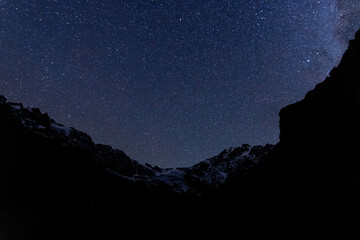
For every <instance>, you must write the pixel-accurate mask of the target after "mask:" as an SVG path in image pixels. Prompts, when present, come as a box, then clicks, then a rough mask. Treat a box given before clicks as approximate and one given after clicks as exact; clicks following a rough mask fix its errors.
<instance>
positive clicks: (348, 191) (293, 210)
mask: <svg viewBox="0 0 360 240" xmlns="http://www.w3.org/2000/svg"><path fill="white" fill-rule="evenodd" d="M279 115H280V142H279V143H278V144H277V146H276V147H275V149H274V151H273V152H272V154H271V156H270V160H269V161H268V163H267V164H268V171H267V174H268V178H269V179H271V184H269V185H267V189H268V190H269V194H270V196H271V197H270V198H271V199H274V201H272V202H271V204H272V210H273V211H270V214H269V221H273V222H274V221H275V222H278V223H280V222H281V223H285V224H290V225H292V226H294V227H301V228H302V229H303V231H306V230H309V229H310V228H315V229H317V230H318V231H323V232H324V233H326V232H327V233H331V232H334V231H336V232H337V233H339V232H340V229H341V230H345V229H346V231H345V232H343V234H347V233H350V231H354V230H357V229H358V228H359V226H360V219H359V215H360V154H359V150H360V31H359V32H358V33H356V37H355V39H354V40H351V41H350V45H349V48H348V50H347V51H346V52H345V54H344V56H343V58H342V60H341V63H340V64H339V66H338V67H337V68H334V69H333V70H332V71H331V73H330V76H329V77H327V78H326V79H325V81H324V82H322V83H319V84H318V85H317V86H316V87H315V89H314V90H312V91H310V92H309V93H307V94H306V97H305V98H304V99H303V100H302V101H300V102H297V103H295V104H292V105H289V106H287V107H285V108H283V109H282V110H281V111H280V114H279Z"/></svg>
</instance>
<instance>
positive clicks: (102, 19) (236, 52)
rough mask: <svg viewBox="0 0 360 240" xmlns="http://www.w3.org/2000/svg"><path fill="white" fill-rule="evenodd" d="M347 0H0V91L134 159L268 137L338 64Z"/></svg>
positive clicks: (187, 155) (353, 24)
mask: <svg viewBox="0 0 360 240" xmlns="http://www.w3.org/2000/svg"><path fill="white" fill-rule="evenodd" d="M359 27H360V3H359V2H358V1H357V0H349V1H337V0H326V1H325V0H319V1H315V0H291V1H290V0H278V1H275V0H274V1H265V0H246V1H245V0H243V1H242V0H224V1H219V0H213V1H200V0H197V1H195V0H181V1H175V0H157V1H156V0H153V1H150V0H119V1H115V0H113V1H110V0H102V1H100V0H98V1H95V0H88V1H85V0H82V1H69V0H58V1H56V0H52V1H45V0H42V1H38V0H33V1H26V0H23V1H19V0H11V1H10V0H0V94H3V95H5V96H6V97H8V99H9V100H10V101H16V102H18V101H19V102H23V103H24V104H25V105H27V106H36V107H40V108H41V110H42V111H43V112H48V113H49V115H50V116H52V117H53V118H55V119H56V120H57V121H58V122H60V123H63V124H65V125H70V126H74V127H75V128H77V129H79V130H82V131H85V132H87V133H89V134H90V135H91V136H92V138H93V140H94V141H95V142H97V143H104V144H110V145H112V146H113V147H115V148H119V149H121V150H123V151H125V152H126V153H127V154H128V155H129V156H130V157H132V158H133V159H135V160H138V161H140V162H149V163H151V164H153V165H159V166H162V167H169V166H171V167H176V166H188V165H192V164H194V163H196V162H199V161H201V160H204V159H205V158H208V157H211V156H213V155H215V154H217V153H219V152H220V151H221V150H223V149H224V148H229V147H235V146H239V145H241V144H243V143H249V144H252V145H255V144H265V143H276V142H277V141H278V135H279V129H278V112H279V110H280V109H281V107H283V106H285V105H287V104H290V103H293V102H295V101H297V100H300V99H302V98H303V96H304V95H305V93H306V92H307V91H308V90H310V89H312V88H313V87H314V86H315V84H316V83H318V82H320V81H322V80H323V79H324V78H325V77H326V75H327V74H328V72H329V71H330V70H331V69H332V68H333V67H334V66H335V65H336V64H338V62H339V60H340V58H341V55H342V53H343V52H344V50H345V49H346V48H347V44H348V41H349V39H350V38H352V37H353V36H354V34H355V32H356V30H357V29H358V28H359Z"/></svg>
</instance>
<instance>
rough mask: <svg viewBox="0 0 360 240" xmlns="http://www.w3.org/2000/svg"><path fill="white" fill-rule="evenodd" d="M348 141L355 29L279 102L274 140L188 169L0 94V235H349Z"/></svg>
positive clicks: (353, 152)
mask: <svg viewBox="0 0 360 240" xmlns="http://www.w3.org/2000/svg"><path fill="white" fill-rule="evenodd" d="M359 150H360V32H358V33H357V34H356V37H355V39H354V40H352V41H351V42H350V45H349V49H348V50H347V51H346V53H345V54H344V56H343V59H342V61H341V63H340V64H339V66H338V67H336V68H334V69H333V70H332V71H331V73H330V76H329V77H328V78H326V79H325V81H324V82H322V83H320V84H318V85H317V86H316V87H315V89H314V90H312V91H310V92H309V93H308V94H307V95H306V96H305V98H304V99H303V100H302V101H300V102H297V103H295V104H292V105H289V106H286V107H285V108H283V109H282V110H281V112H280V142H279V143H278V144H277V145H275V146H271V145H266V146H254V147H251V146H249V145H243V146H241V147H238V148H231V149H228V150H224V151H223V152H222V153H220V154H219V155H218V156H215V157H213V158H211V159H207V160H205V161H203V162H201V163H199V164H197V165H195V166H192V167H189V168H177V169H161V168H159V167H156V166H155V167H154V166H151V165H148V164H145V165H142V164H140V163H138V162H136V161H134V160H132V159H130V158H129V157H128V156H127V155H126V154H125V153H123V152H122V151H120V150H114V149H112V148H111V147H109V146H106V145H100V144H94V143H93V141H92V140H91V138H90V137H89V136H88V135H87V134H85V133H82V132H80V131H78V130H76V129H73V128H67V127H65V126H63V125H61V124H58V123H56V122H55V121H54V120H53V119H51V118H50V117H49V116H48V115H47V114H42V113H41V112H40V110H39V109H34V108H32V109H30V108H25V107H23V106H22V105H21V104H17V103H9V102H7V100H6V98H5V97H0V239H116V238H125V237H126V236H131V237H132V238H135V237H140V236H146V237H159V238H173V237H175V236H180V235H181V234H185V235H187V237H191V236H195V235H196V234H199V235H200V236H202V237H205V236H215V234H222V236H223V237H224V236H227V235H230V234H236V235H233V236H236V237H238V238H241V237H248V236H253V237H255V236H259V235H263V236H268V237H269V236H270V235H275V236H288V237H290V238H294V237H296V236H299V235H303V234H304V235H306V234H311V235H309V236H315V235H316V236H321V237H325V236H334V235H338V236H342V237H351V236H352V237H355V236H358V235H359V232H360V153H359V152H360V151H359ZM127 234H130V235H127ZM169 234H170V235H169Z"/></svg>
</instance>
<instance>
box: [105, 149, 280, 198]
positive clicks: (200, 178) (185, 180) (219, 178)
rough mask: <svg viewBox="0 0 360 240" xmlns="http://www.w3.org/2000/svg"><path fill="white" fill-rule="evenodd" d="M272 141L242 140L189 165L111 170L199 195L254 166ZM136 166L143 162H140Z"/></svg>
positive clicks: (129, 177)
mask: <svg viewBox="0 0 360 240" xmlns="http://www.w3.org/2000/svg"><path fill="white" fill-rule="evenodd" d="M272 148H273V146H272V145H266V146H253V147H251V146H250V145H248V144H244V145H242V146H241V147H237V148H230V149H227V150H224V151H223V152H221V153H220V154H219V155H218V156H215V157H212V158H210V159H207V160H205V161H202V162H200V163H198V164H196V165H194V166H192V167H188V168H176V169H173V168H168V169H160V168H158V167H151V166H150V165H149V164H146V166H145V167H146V168H147V170H149V171H152V172H148V174H146V175H144V174H142V175H138V174H134V175H132V176H129V175H122V174H121V173H119V172H116V171H115V172H114V171H112V173H114V174H116V175H118V176H122V177H124V178H126V179H128V180H131V181H135V182H144V183H145V184H147V185H148V186H150V187H157V186H159V185H162V186H165V187H167V188H168V189H171V190H172V191H174V192H178V193H193V194H197V195H201V194H202V193H203V192H204V190H205V191H209V190H213V189H216V188H218V187H220V186H221V185H223V184H224V183H225V182H226V180H227V179H228V178H229V177H231V176H232V175H233V174H241V173H242V172H243V173H244V172H246V171H247V170H249V169H251V168H253V167H255V166H256V165H257V164H258V162H259V160H260V159H261V158H262V157H263V156H265V155H266V154H267V153H268V152H269V151H270V150H271V149H272ZM137 167H138V168H140V167H141V168H143V167H144V166H143V165H141V164H139V165H138V166H137Z"/></svg>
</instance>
